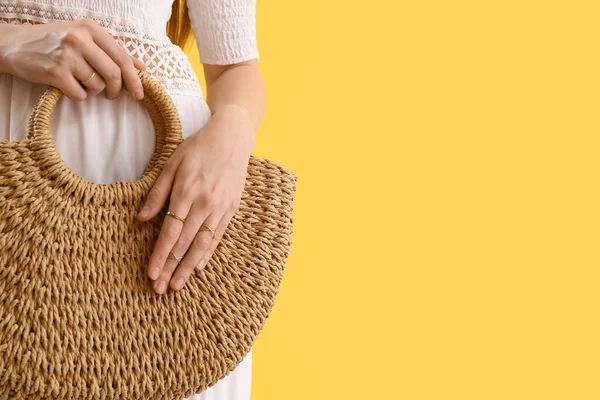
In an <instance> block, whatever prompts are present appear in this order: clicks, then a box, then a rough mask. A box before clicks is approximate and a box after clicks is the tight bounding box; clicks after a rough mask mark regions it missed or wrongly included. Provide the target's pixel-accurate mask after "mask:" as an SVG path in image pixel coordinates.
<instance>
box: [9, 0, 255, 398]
mask: <svg viewBox="0 0 600 400" xmlns="http://www.w3.org/2000/svg"><path fill="white" fill-rule="evenodd" d="M255 1H256V0H188V1H187V4H186V1H185V0H176V1H175V3H173V0H100V1H90V0H34V1H23V0H9V1H3V0H0V22H2V23H1V24H0V140H21V139H24V138H25V137H26V127H27V122H28V119H29V115H30V113H31V111H32V109H33V107H34V105H35V103H36V101H37V100H38V99H39V97H40V96H41V94H42V93H43V91H44V90H45V88H46V87H47V85H53V86H56V87H58V88H59V89H61V90H62V91H63V93H64V94H65V95H66V96H67V97H66V98H65V97H63V99H62V100H61V101H60V102H59V103H58V104H57V106H56V108H55V110H54V112H53V114H52V125H51V133H52V135H53V136H54V140H55V142H56V148H57V150H58V152H59V153H60V155H61V157H62V158H63V160H64V161H65V163H66V164H67V165H68V166H69V167H70V168H71V169H72V170H73V172H75V173H76V174H78V175H81V176H83V177H84V178H86V179H87V180H89V181H92V182H96V183H112V182H116V181H135V180H137V179H139V178H140V177H141V175H142V173H143V171H144V168H145V167H146V165H147V163H148V161H149V160H150V157H151V155H152V153H153V151H154V146H155V136H154V128H153V125H152V121H151V119H150V117H149V115H148V113H147V111H146V109H145V107H144V106H143V104H142V103H141V102H140V101H139V100H140V99H142V97H143V95H144V94H143V90H142V86H141V82H140V80H139V78H138V76H137V74H136V69H142V70H145V71H146V72H148V73H149V74H150V75H152V76H153V77H154V78H155V79H157V80H158V81H160V82H161V83H162V84H163V85H164V86H165V88H166V90H167V92H168V93H169V94H170V95H171V97H172V99H173V101H174V103H175V106H176V107H177V110H178V112H179V115H180V118H181V124H182V128H183V138H184V141H183V142H182V143H181V144H180V146H179V147H178V148H177V150H176V151H175V152H174V154H173V156H172V157H171V159H170V160H169V162H168V163H167V164H168V165H165V168H164V170H163V172H162V174H161V175H160V176H159V178H158V179H157V181H156V183H155V185H154V187H153V188H152V190H151V192H150V193H149V195H148V200H147V202H146V205H145V207H144V210H143V211H141V212H140V214H139V215H138V218H139V219H140V220H141V221H148V220H150V219H152V218H153V217H154V216H156V215H157V214H158V212H159V211H160V209H161V208H162V207H163V205H164V204H165V203H166V201H167V200H168V199H169V200H170V208H169V211H170V212H171V213H172V214H171V216H172V218H165V220H164V224H163V227H162V230H161V232H160V235H159V239H158V241H157V243H156V246H155V249H154V251H153V254H152V256H151V258H150V262H149V265H148V276H149V277H150V279H152V280H153V281H154V289H155V291H156V292H157V293H159V294H163V293H165V291H167V290H181V289H182V288H183V286H184V285H185V283H186V281H187V280H188V278H189V277H190V275H191V274H192V273H193V272H194V271H195V270H196V271H199V270H201V269H202V268H203V267H204V266H205V265H206V262H207V261H208V260H209V258H210V257H211V254H212V252H213V251H214V249H215V247H216V246H217V244H218V242H219V240H220V238H221V235H222V234H223V232H224V230H225V229H226V227H227V225H228V223H229V221H230V220H231V218H232V216H233V214H234V213H235V212H236V210H237V207H238V206H239V202H240V199H241V194H242V191H243V187H244V183H245V179H246V171H247V166H248V159H249V156H250V153H251V151H252V149H253V148H254V146H255V133H256V131H257V129H258V126H259V124H260V122H261V119H262V115H263V113H264V107H265V88H264V82H263V80H262V77H261V75H260V73H259V70H258V66H257V62H258V60H259V55H258V49H257V46H256V35H255ZM188 12H189V14H188ZM167 28H168V35H167V33H166V32H167ZM191 34H193V35H194V36H195V38H196V41H197V45H198V49H199V52H200V61H201V62H202V63H203V67H204V73H205V77H206V83H207V99H206V100H205V99H204V94H203V92H202V89H201V87H200V84H199V82H198V80H197V78H196V76H195V74H194V71H193V70H192V67H191V64H190V62H189V60H188V58H187V57H186V55H185V53H184V52H183V51H182V48H181V47H183V45H184V44H185V43H186V39H187V38H188V37H189V36H190V35H191ZM125 89H126V90H125ZM251 358H252V351H250V352H249V353H248V355H247V356H246V358H245V359H244V360H243V361H242V362H241V363H240V364H239V365H238V366H237V368H236V369H235V370H234V371H233V372H231V373H230V374H229V375H227V376H226V377H225V378H223V379H221V380H220V381H219V382H218V383H217V384H216V385H214V386H212V387H210V388H208V389H207V390H205V391H204V392H202V393H199V394H196V395H193V396H191V397H189V398H188V399H190V400H208V399H219V400H224V399H227V400H237V399H240V400H241V399H244V400H247V399H249V398H250V386H251V385H250V383H251Z"/></svg>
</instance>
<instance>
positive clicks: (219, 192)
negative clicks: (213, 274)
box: [137, 105, 256, 294]
mask: <svg viewBox="0 0 600 400" xmlns="http://www.w3.org/2000/svg"><path fill="white" fill-rule="evenodd" d="M255 144H256V137H255V132H254V127H253V124H252V123H251V121H250V118H249V117H248V115H247V114H246V113H245V111H244V110H243V109H241V108H239V107H238V106H236V105H231V106H230V105H228V106H225V107H222V108H220V109H219V110H218V112H216V113H215V114H213V115H212V117H211V119H210V120H209V122H207V123H206V125H204V126H203V127H202V128H201V129H200V130H199V131H198V132H196V133H195V134H193V135H191V136H189V137H188V138H186V139H185V140H184V141H183V142H182V143H180V145H179V146H178V147H177V149H176V150H175V151H174V152H173V155H172V156H171V157H170V158H169V160H168V161H167V162H166V163H165V165H164V167H163V170H162V172H161V174H160V176H159V177H158V178H157V180H156V182H155V184H154V186H153V187H152V189H151V190H150V192H149V193H148V197H147V200H146V202H145V206H144V208H143V209H142V212H140V214H138V217H137V218H138V219H139V220H141V221H148V220H149V219H152V218H154V217H155V216H156V215H157V214H158V212H159V211H160V210H161V209H162V207H163V206H164V204H165V203H166V201H167V199H168V198H169V196H170V204H169V211H170V212H171V213H175V214H177V215H178V216H181V217H182V218H184V219H185V222H181V221H180V220H179V219H177V218H174V217H171V216H168V215H167V216H165V219H164V221H163V225H162V229H161V231H160V233H159V237H158V240H157V242H156V245H155V247H154V251H153V252H152V255H151V257H150V262H149V265H148V276H149V277H150V279H152V280H154V290H155V291H156V292H157V293H159V294H162V293H164V292H165V291H166V289H167V287H168V286H170V287H171V288H172V289H173V290H181V288H182V287H183V286H184V284H185V282H186V281H187V280H188V278H189V277H190V275H191V274H192V272H194V270H198V271H200V270H201V269H202V268H204V266H205V265H206V263H207V262H208V260H209V259H210V257H211V256H212V254H213V252H214V250H215V248H216V247H217V245H218V243H219V241H220V240H221V237H222V236H223V233H224V232H225V230H226V228H227V226H228V225H229V222H230V221H231V218H232V217H233V215H234V214H235V213H236V211H237V210H238V208H239V206H240V200H241V197H242V192H243V190H244V185H245V183H246V174H247V170H248V162H249V157H250V153H251V152H252V149H253V148H254V146H255ZM146 207H147V209H146ZM202 225H204V226H205V227H206V226H208V227H209V228H210V229H212V231H214V237H213V233H212V232H211V230H208V229H206V228H205V227H203V228H202V230H200V227H201V226H202ZM171 251H173V254H174V255H175V256H177V257H178V258H179V259H180V262H178V261H177V260H175V259H174V258H173V256H171V257H169V252H171ZM182 257H183V258H182Z"/></svg>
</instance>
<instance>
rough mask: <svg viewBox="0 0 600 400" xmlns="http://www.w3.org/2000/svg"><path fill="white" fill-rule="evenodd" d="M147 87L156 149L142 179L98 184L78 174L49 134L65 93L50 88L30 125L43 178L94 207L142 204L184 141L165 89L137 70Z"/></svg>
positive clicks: (30, 144) (31, 145)
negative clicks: (59, 101)
mask: <svg viewBox="0 0 600 400" xmlns="http://www.w3.org/2000/svg"><path fill="white" fill-rule="evenodd" d="M137 73H138V76H139V77H140V80H141V82H142V86H143V88H144V98H143V99H142V100H141V102H142V103H143V104H144V105H145V107H146V110H147V111H148V113H149V114H150V117H151V119H152V122H153V124H154V129H155V131H156V147H155V150H154V153H153V154H152V157H151V159H150V161H149V163H148V165H147V166H146V168H145V170H144V173H143V175H142V177H141V178H140V179H138V180H137V181H133V182H124V181H119V182H115V183H111V184H98V183H94V182H90V181H87V180H86V179H85V178H83V177H81V176H79V175H76V174H75V173H74V172H73V171H72V170H71V169H70V168H69V167H68V166H67V165H66V164H65V162H64V160H63V159H62V158H61V157H60V154H59V153H58V152H57V151H56V143H55V142H54V138H53V136H52V135H51V133H50V120H51V117H52V111H53V110H54V108H55V106H56V104H57V102H58V100H59V99H60V98H61V97H62V95H63V93H62V91H61V90H60V89H58V88H56V87H54V86H49V87H48V88H47V89H46V91H45V92H44V93H43V94H42V96H41V97H40V99H39V100H38V101H37V103H36V105H35V107H34V109H33V112H32V113H31V116H30V118H29V122H28V125H27V142H28V147H29V149H30V150H31V152H32V153H31V155H32V158H33V159H34V160H35V163H36V165H37V166H38V167H39V171H40V175H41V176H43V177H44V178H47V179H49V180H51V181H52V186H53V187H55V188H66V189H67V190H68V191H69V193H68V194H69V196H70V197H74V198H76V199H77V200H79V201H84V202H86V203H87V202H91V204H95V205H112V206H116V205H119V203H122V204H123V205H125V204H134V205H140V204H141V203H142V202H143V201H144V198H145V195H146V194H147V191H149V190H150V188H151V186H152V184H153V182H154V180H155V179H156V178H157V177H158V175H159V174H160V172H161V170H162V167H163V165H164V163H165V162H166V161H167V160H168V159H169V157H170V156H171V154H172V153H173V151H175V149H176V148H177V146H178V145H179V143H181V142H182V141H183V137H182V130H181V121H180V119H179V113H178V111H177V108H176V107H175V105H174V103H173V100H172V99H171V97H170V96H169V94H168V93H167V92H166V90H165V89H164V88H163V86H162V85H161V84H160V83H159V82H158V81H156V80H155V79H154V78H152V76H151V75H149V74H148V73H146V72H144V71H141V70H138V71H137Z"/></svg>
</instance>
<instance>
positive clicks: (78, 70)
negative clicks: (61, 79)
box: [73, 59, 106, 96]
mask: <svg viewBox="0 0 600 400" xmlns="http://www.w3.org/2000/svg"><path fill="white" fill-rule="evenodd" d="M73 76H74V77H75V79H77V80H78V81H79V82H80V84H81V85H82V86H84V87H85V88H86V91H87V94H88V95H89V96H95V95H97V94H98V93H100V92H101V91H103V90H104V88H105V87H106V83H105V82H104V79H102V76H100V75H99V74H98V73H96V71H94V69H93V68H92V67H91V66H90V64H88V63H87V62H85V60H83V59H80V61H79V62H78V63H77V66H76V67H75V70H74V71H73Z"/></svg>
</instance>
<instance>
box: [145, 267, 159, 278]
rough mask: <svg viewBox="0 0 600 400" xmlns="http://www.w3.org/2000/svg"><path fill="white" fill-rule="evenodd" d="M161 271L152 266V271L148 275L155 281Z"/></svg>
mask: <svg viewBox="0 0 600 400" xmlns="http://www.w3.org/2000/svg"><path fill="white" fill-rule="evenodd" d="M159 273H160V269H159V268H156V267H154V268H152V269H151V270H150V272H149V273H148V275H149V276H150V279H152V280H153V281H154V280H156V278H158V274H159Z"/></svg>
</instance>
